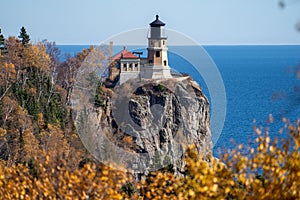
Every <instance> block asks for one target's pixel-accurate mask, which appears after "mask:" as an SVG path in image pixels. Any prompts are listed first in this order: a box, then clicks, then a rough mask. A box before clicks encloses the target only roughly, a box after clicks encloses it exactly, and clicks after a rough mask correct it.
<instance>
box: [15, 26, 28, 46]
mask: <svg viewBox="0 0 300 200" xmlns="http://www.w3.org/2000/svg"><path fill="white" fill-rule="evenodd" d="M18 37H19V38H20V39H21V42H22V44H23V45H24V46H27V45H28V44H29V41H30V38H29V35H28V34H27V33H26V29H25V28H24V26H22V28H21V31H20V35H19V36H18Z"/></svg>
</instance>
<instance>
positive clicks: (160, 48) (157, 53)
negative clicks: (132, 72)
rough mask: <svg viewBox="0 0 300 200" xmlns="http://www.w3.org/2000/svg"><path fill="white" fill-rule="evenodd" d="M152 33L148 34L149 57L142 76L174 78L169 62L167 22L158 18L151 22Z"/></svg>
mask: <svg viewBox="0 0 300 200" xmlns="http://www.w3.org/2000/svg"><path fill="white" fill-rule="evenodd" d="M149 25H150V34H149V36H148V48H147V50H148V57H147V63H145V64H144V67H143V72H142V78H144V79H164V78H172V75H171V72H170V67H169V62H168V48H167V37H166V35H165V23H164V22H162V21H160V20H159V16H158V15H156V19H155V20H154V21H153V22H151V23H150V24H149Z"/></svg>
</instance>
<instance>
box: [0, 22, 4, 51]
mask: <svg viewBox="0 0 300 200" xmlns="http://www.w3.org/2000/svg"><path fill="white" fill-rule="evenodd" d="M4 49H5V39H4V36H3V34H2V33H1V28H0V51H1V52H3V50H4Z"/></svg>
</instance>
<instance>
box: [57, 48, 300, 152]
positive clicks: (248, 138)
mask: <svg viewBox="0 0 300 200" xmlns="http://www.w3.org/2000/svg"><path fill="white" fill-rule="evenodd" d="M86 47H88V45H83V46H66V45H60V46H59V48H60V49H61V51H62V53H63V54H64V53H70V54H71V55H72V54H74V53H76V52H79V51H81V50H82V49H83V48H86ZM177 48H182V49H183V48H184V51H185V52H188V53H189V54H190V55H191V56H198V55H197V54H196V53H195V49H193V47H177ZM120 49H121V47H120V48H117V49H114V51H118V50H120ZM170 49H172V48H170ZM182 49H181V50H182ZM204 49H205V50H206V52H207V53H208V55H209V56H210V57H211V59H212V60H213V61H214V63H215V64H216V66H217V69H218V70H219V72H220V75H221V78H222V80H223V83H224V87H225V92H226V105H227V112H226V118H225V123H224V127H223V130H222V134H221V135H220V137H219V139H218V141H217V143H216V144H215V146H214V154H217V152H218V151H219V150H220V149H222V148H233V147H235V143H238V144H239V143H243V144H245V145H254V144H253V141H254V139H255V137H256V136H255V134H254V132H253V121H254V120H255V121H256V124H257V126H264V127H267V128H268V129H269V132H270V136H271V137H272V138H274V137H284V135H282V134H279V129H280V128H282V126H283V123H282V122H281V119H282V117H286V118H288V119H290V120H291V121H293V120H296V119H297V118H299V117H300V80H298V79H297V77H296V74H295V73H294V71H295V66H297V65H298V66H299V63H300V45H280V46H204ZM142 50H143V51H145V49H142ZM168 56H169V64H170V66H171V67H173V68H174V69H175V70H177V71H180V72H185V73H189V74H191V76H192V77H193V78H194V79H195V80H197V81H198V82H199V83H200V85H201V86H202V88H203V91H204V93H205V94H206V95H207V96H208V98H209V99H210V95H209V90H208V88H207V86H206V84H205V81H204V80H203V78H201V74H199V73H197V71H195V66H192V65H191V64H190V63H189V61H188V60H187V59H186V57H185V58H182V57H180V56H179V55H177V54H174V53H172V51H170V52H169V55H168ZM212 107H213V106H212ZM212 109H213V108H212ZM270 114H272V116H273V117H274V123H272V124H269V123H267V119H268V118H269V115H270ZM232 140H234V141H235V142H232Z"/></svg>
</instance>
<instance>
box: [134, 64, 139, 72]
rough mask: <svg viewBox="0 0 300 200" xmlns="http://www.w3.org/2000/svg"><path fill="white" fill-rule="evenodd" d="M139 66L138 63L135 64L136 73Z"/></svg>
mask: <svg viewBox="0 0 300 200" xmlns="http://www.w3.org/2000/svg"><path fill="white" fill-rule="evenodd" d="M138 66H139V65H138V64H137V63H135V65H134V67H135V69H136V71H137V70H138Z"/></svg>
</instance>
